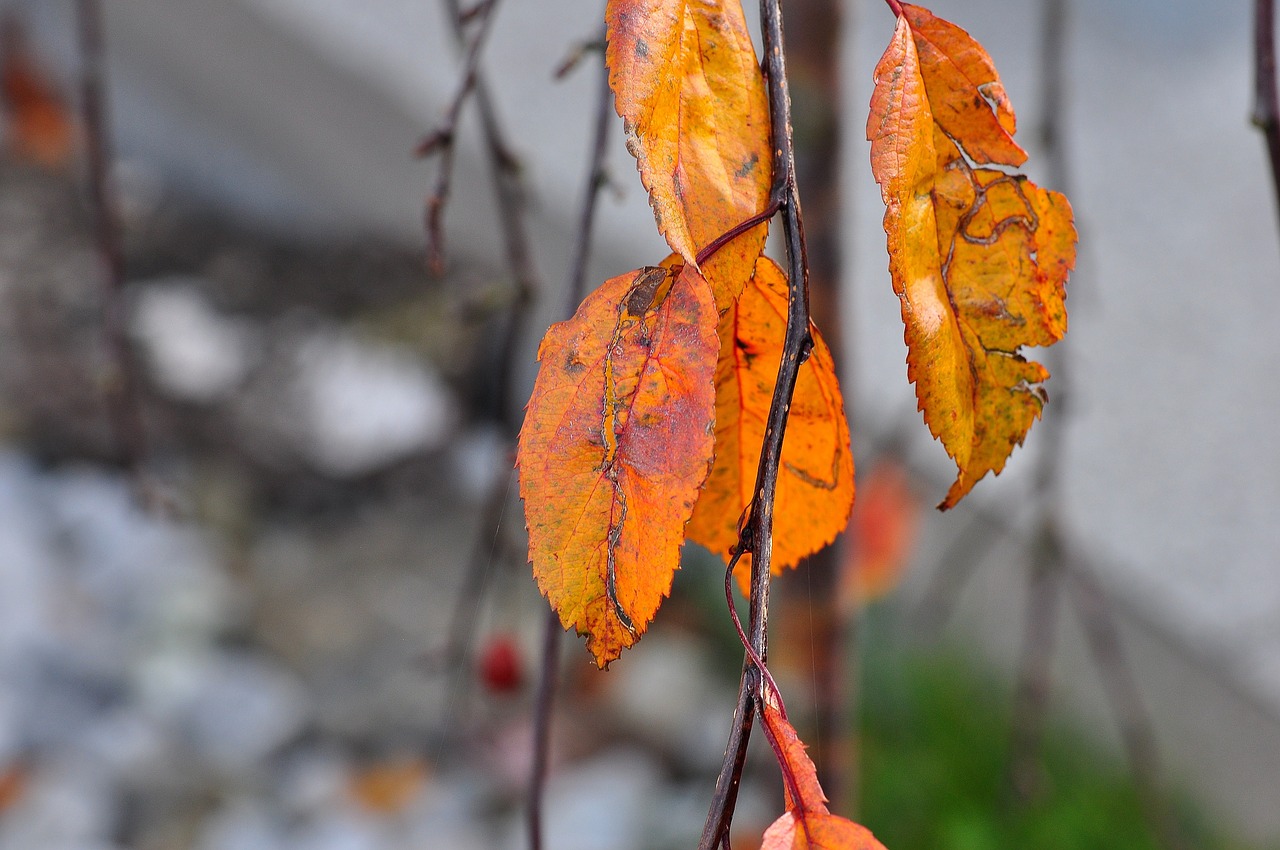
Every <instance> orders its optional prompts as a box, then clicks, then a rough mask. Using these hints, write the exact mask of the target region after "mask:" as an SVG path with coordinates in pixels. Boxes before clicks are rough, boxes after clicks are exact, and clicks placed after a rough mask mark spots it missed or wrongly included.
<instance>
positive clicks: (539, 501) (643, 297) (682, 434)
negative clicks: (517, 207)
mask: <svg viewBox="0 0 1280 850" xmlns="http://www.w3.org/2000/svg"><path fill="white" fill-rule="evenodd" d="M716 319H717V316H716V312H715V302H714V301H713V299H712V295H711V291H710V288H709V287H708V286H707V283H706V281H705V280H704V279H703V278H702V276H701V275H699V274H698V272H697V270H696V269H694V267H693V266H690V265H683V266H677V267H675V268H670V269H668V268H644V269H640V270H638V271H633V272H628V273H627V274H624V275H621V276H619V277H615V278H613V279H611V280H609V281H606V282H605V283H604V284H603V285H602V286H600V287H599V288H598V289H597V290H596V291H595V292H593V293H592V294H591V295H589V296H588V297H587V298H586V300H584V301H583V302H582V305H581V306H580V307H579V308H578V312H577V313H576V314H575V315H574V317H573V318H572V319H570V320H569V321H567V322H561V323H559V324H556V325H553V326H552V327H551V328H550V330H548V331H547V335H546V336H545V337H544V338H543V341H542V346H541V348H540V349H539V352H538V359H539V360H540V361H541V366H540V368H539V371H538V377H537V379H536V381H535V383H534V388H533V395H532V397H531V398H530V400H529V406H528V409H527V411H526V414H525V423H524V427H523V428H522V429H521V432H520V442H519V448H518V456H517V465H518V467H519V469H520V495H521V496H522V497H523V498H524V502H525V517H526V521H527V523H528V527H529V557H530V560H531V561H532V563H533V572H534V576H535V578H536V579H537V581H538V586H539V587H540V588H541V590H542V592H543V594H545V595H546V597H547V599H548V600H549V601H550V603H551V605H552V607H553V608H555V610H556V611H557V612H558V613H559V615H560V621H561V622H562V623H563V624H564V625H565V627H566V628H568V627H573V628H575V629H576V630H577V631H578V632H579V633H580V634H585V635H586V636H587V648H588V650H590V651H591V653H592V654H593V655H595V658H596V663H597V664H598V665H599V666H601V667H604V666H606V665H607V664H608V663H609V662H610V661H612V660H614V659H616V658H617V657H618V656H619V655H620V654H621V652H622V650H623V649H625V648H626V647H629V646H631V645H633V644H634V643H635V642H636V641H637V640H639V638H640V635H641V634H642V633H643V632H644V630H645V628H646V627H647V625H648V624H649V622H650V621H651V620H652V619H653V616H654V614H655V613H656V611H657V609H658V606H659V605H660V604H661V602H662V599H663V598H664V597H665V596H666V595H667V594H668V593H669V592H670V589H671V580H672V577H673V575H674V573H675V570H676V569H677V568H678V566H679V561H680V545H681V543H682V541H683V540H684V527H685V523H686V522H687V521H688V519H689V516H690V514H691V513H692V511H693V504H694V501H695V500H696V499H697V494H698V488H699V487H700V486H701V485H702V483H703V481H704V480H706V477H707V472H708V470H709V469H710V466H711V457H712V450H713V435H712V423H713V420H714V415H715V386H714V376H715V362H716V347H717V345H718V341H717V339H716V335H715V329H716Z"/></svg>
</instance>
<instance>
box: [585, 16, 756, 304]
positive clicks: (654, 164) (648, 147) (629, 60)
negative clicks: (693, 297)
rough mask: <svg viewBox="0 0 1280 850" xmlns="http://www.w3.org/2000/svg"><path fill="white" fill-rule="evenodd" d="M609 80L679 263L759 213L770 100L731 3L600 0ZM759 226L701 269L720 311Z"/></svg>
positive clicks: (742, 272)
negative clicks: (605, 1) (603, 4)
mask: <svg viewBox="0 0 1280 850" xmlns="http://www.w3.org/2000/svg"><path fill="white" fill-rule="evenodd" d="M605 20H606V22H607V24H608V33H607V36H608V48H607V52H606V59H607V61H608V63H609V84H610V85H611V86H612V87H613V91H614V93H615V96H616V106H617V109H618V114H619V115H621V116H622V118H623V120H624V124H625V129H626V135H627V148H628V150H630V151H631V153H632V155H634V156H635V158H636V164H637V166H638V167H639V169H640V179H641V181H642V182H643V183H644V185H645V188H646V189H648V190H649V203H650V204H651V205H652V206H653V213H654V217H655V218H656V219H657V222H658V230H659V232H661V233H662V234H663V236H665V237H666V240H667V244H669V245H670V246H671V249H672V250H673V251H675V252H676V253H678V254H680V255H681V256H682V257H683V258H684V261H685V262H686V263H690V264H693V263H695V262H696V257H697V254H698V251H699V250H700V249H702V248H704V247H706V246H707V245H708V244H709V243H711V242H712V241H714V240H715V239H716V237H718V236H720V235H722V234H723V233H725V232H726V231H728V230H730V229H732V228H733V227H735V226H736V225H738V224H741V223H742V222H744V221H746V220H747V219H749V218H751V217H752V216H753V215H755V214H757V213H759V212H760V211H762V210H763V209H764V208H765V206H766V205H767V202H768V197H769V189H770V184H771V182H772V179H773V174H772V172H773V160H772V157H771V154H770V146H769V106H768V98H767V96H766V94H765V85H764V76H763V75H762V74H761V72H760V66H759V63H758V61H757V60H756V54H755V48H754V46H753V45H752V43H751V36H750V34H749V32H748V31H747V25H746V20H745V19H744V16H743V13H742V6H741V4H740V3H739V2H738V0H609V3H608V7H607V8H606V10H605ZM767 232H768V225H766V224H761V225H759V226H758V227H755V228H752V229H751V230H750V231H748V232H747V233H744V234H742V235H740V236H739V237H737V238H736V239H734V240H733V241H732V242H731V243H729V244H728V245H726V246H725V247H723V248H722V249H721V250H720V251H718V252H717V253H716V254H715V255H714V256H713V257H712V258H711V259H709V260H708V261H707V262H706V263H705V264H704V267H703V268H702V269H701V271H702V273H703V274H704V275H705V277H706V279H707V280H708V281H709V282H710V284H711V288H712V290H713V291H714V292H715V298H716V306H717V307H718V308H719V310H720V311H721V312H724V311H725V310H727V309H728V308H729V305H730V304H731V303H732V302H733V299H734V298H735V297H737V295H738V293H739V292H740V291H741V290H742V287H743V285H744V284H745V283H746V281H747V279H748V278H749V277H750V276H751V271H752V269H753V267H754V266H755V261H756V258H757V257H758V256H760V252H761V251H762V250H763V249H764V240H765V236H766V234H767Z"/></svg>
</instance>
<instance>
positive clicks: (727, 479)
mask: <svg viewBox="0 0 1280 850" xmlns="http://www.w3.org/2000/svg"><path fill="white" fill-rule="evenodd" d="M787 298H788V296H787V279H786V275H785V274H784V272H783V271H782V269H780V268H779V267H778V265H777V264H776V263H775V262H773V261H772V260H770V259H769V258H767V257H761V258H760V259H759V261H757V263H756V272H755V275H754V276H753V277H752V278H751V282H750V283H748V284H747V287H746V289H744V290H743V292H742V295H741V297H739V299H738V301H737V303H736V304H734V305H733V306H732V307H731V308H730V309H729V310H728V311H727V312H726V313H725V314H724V315H723V316H721V318H720V361H719V363H718V364H717V366H716V461H715V465H714V466H713V467H712V469H711V475H710V477H709V478H708V479H707V484H706V486H705V487H704V488H703V490H702V495H701V496H700V497H699V498H698V504H697V505H696V506H695V507H694V511H693V519H692V520H691V521H690V523H689V532H688V533H689V539H690V540H693V541H694V542H696V543H700V544H701V545H703V546H706V547H707V548H708V549H710V550H712V551H713V552H715V553H717V554H718V555H720V556H721V557H723V558H724V559H725V560H726V561H728V559H729V557H730V550H731V549H732V548H733V547H734V545H735V544H737V542H738V520H739V518H740V517H741V516H742V512H743V511H744V510H745V509H746V507H747V506H748V505H749V504H750V503H751V500H752V496H753V493H754V491H755V482H756V472H757V469H758V467H759V463H760V447H761V445H763V443H764V432H765V422H766V420H767V419H768V415H769V405H770V403H771V402H772V400H773V388H774V385H775V384H776V383H777V380H778V366H779V364H780V363H781V361H782V340H783V336H784V334H785V331H786V324H787ZM811 333H812V334H813V351H812V353H811V354H810V355H809V359H808V360H807V361H805V362H804V363H803V364H801V366H800V373H799V376H798V377H797V380H796V389H795V395H794V396H793V398H792V402H791V408H790V413H789V418H788V420H787V431H786V435H785V438H784V440H783V444H782V465H781V470H780V473H779V475H778V490H777V497H776V498H777V500H776V503H775V510H774V527H773V560H772V562H771V568H772V570H773V572H774V573H778V572H781V571H782V570H783V569H786V568H788V567H793V566H795V565H796V564H798V563H799V562H800V559H801V558H804V557H805V556H807V555H811V554H813V553H814V552H816V551H818V550H819V549H821V548H822V547H823V546H826V545H827V544H828V543H830V542H831V541H832V540H834V539H835V537H836V535H837V534H839V533H840V532H841V531H843V530H844V528H845V526H846V525H847V524H848V522H849V510H850V508H851V507H852V505H853V492H854V482H853V453H852V452H851V451H850V450H849V424H848V422H847V420H846V419H845V413H844V401H843V399H842V398H841V395H840V384H839V381H838V380H837V379H836V371H835V361H834V359H833V358H832V356H831V350H830V349H829V348H827V344H826V343H825V342H824V341H823V339H822V335H821V334H819V333H818V329H817V328H816V327H815V328H811ZM736 575H737V578H738V581H739V583H740V584H741V585H742V586H743V587H744V588H745V587H746V585H747V582H748V581H749V577H750V575H751V557H750V555H745V556H743V558H742V560H740V561H739V562H738V566H737V569H736ZM744 592H745V590H744Z"/></svg>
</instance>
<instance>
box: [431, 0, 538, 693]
mask: <svg viewBox="0 0 1280 850" xmlns="http://www.w3.org/2000/svg"><path fill="white" fill-rule="evenodd" d="M496 2H497V0H483V2H481V3H480V4H479V5H477V6H475V7H473V8H472V9H469V10H466V11H463V10H462V8H461V6H460V5H459V3H458V0H444V5H445V12H446V14H447V15H448V16H449V20H450V21H451V22H452V24H453V30H454V36H455V39H456V40H457V42H458V44H459V45H462V46H463V47H465V48H466V51H467V52H466V57H467V58H466V60H465V69H464V72H463V78H462V82H461V83H460V84H459V88H458V94H457V95H456V96H455V98H454V100H453V102H452V103H451V105H450V108H449V112H448V114H447V117H446V121H445V124H444V127H443V128H442V129H441V130H438V131H437V132H436V133H434V134H433V135H432V136H431V137H429V138H428V139H426V140H425V141H424V142H423V143H422V145H420V146H419V152H422V150H423V148H424V147H428V146H434V145H435V144H440V145H444V147H443V148H435V149H438V150H440V151H441V153H442V154H446V156H444V157H442V161H441V162H440V163H439V167H440V174H439V176H438V178H437V179H438V181H443V184H444V187H445V188H444V190H443V192H440V191H439V184H438V185H437V195H436V196H433V200H434V197H439V198H441V204H443V202H444V201H443V199H444V198H446V197H447V196H448V186H449V180H450V179H451V178H452V159H451V157H452V146H453V134H454V131H455V130H456V124H457V119H458V115H459V114H460V110H461V108H462V104H463V103H464V102H465V101H466V99H467V97H468V96H472V97H474V98H475V101H476V107H477V109H478V111H479V116H480V131H481V134H482V136H483V138H484V146H485V151H486V152H487V155H488V159H489V167H490V177H491V179H492V180H493V191H494V195H495V202H496V205H497V208H498V213H499V216H500V223H501V226H502V227H501V230H502V235H503V240H504V243H505V247H506V260H507V267H508V270H509V272H510V274H511V276H512V279H513V280H514V281H515V297H514V298H512V299H511V302H510V304H509V307H508V314H507V315H508V318H507V326H506V328H504V329H503V332H502V333H501V334H500V335H499V338H500V340H501V341H500V343H499V351H498V355H497V358H498V359H497V375H496V376H495V379H494V381H493V382H492V384H493V387H492V391H493V397H494V402H493V410H492V411H489V413H490V414H491V416H492V418H494V419H496V420H497V421H498V422H499V423H501V425H502V427H503V430H504V432H505V433H506V436H507V438H508V439H509V440H514V438H515V434H516V433H517V431H518V430H519V428H520V421H519V417H518V416H517V412H518V411H517V409H516V408H513V407H512V404H511V395H512V392H511V390H512V387H511V380H512V375H513V374H514V373H515V370H516V362H515V361H516V356H517V353H518V352H519V350H520V349H519V344H520V342H521V340H522V339H523V337H524V335H525V334H524V331H525V326H526V325H527V324H528V321H529V314H530V313H531V312H532V311H531V309H530V307H531V305H532V302H533V298H534V295H535V294H536V293H537V292H538V290H539V289H540V288H541V286H540V282H539V280H538V275H537V271H536V270H535V268H534V263H533V254H532V252H531V251H530V248H529V236H528V227H527V204H526V203H525V192H524V187H523V185H521V180H520V173H519V168H518V166H517V165H516V162H515V159H514V157H513V156H512V155H511V154H510V153H509V151H508V147H507V144H506V141H505V140H504V137H503V133H502V129H501V126H500V124H499V121H498V117H497V111H496V109H495V107H494V105H493V101H492V98H491V97H490V96H489V90H488V86H487V84H486V82H485V77H484V74H483V73H482V72H481V70H480V68H479V59H480V53H481V51H480V48H481V47H483V44H484V39H485V36H486V32H487V30H482V31H481V32H478V33H477V34H476V36H475V37H474V38H473V39H472V40H471V41H470V42H467V41H466V38H465V32H464V24H465V23H467V22H470V21H473V20H475V19H477V18H479V17H480V16H483V19H482V21H481V26H482V27H484V28H487V27H488V26H490V25H491V19H492V18H493V17H494V6H495V5H496ZM442 134H443V136H442ZM436 138H445V139H447V141H442V142H439V143H435V142H433V140H434V139H436ZM430 203H431V202H428V205H429V210H430ZM429 210H428V219H430V217H431V213H430V211H429ZM435 245H436V247H437V248H439V247H440V246H441V245H442V242H436V243H435ZM433 250H434V249H433ZM507 498H508V493H507V489H506V488H504V487H503V485H502V483H501V481H495V482H493V484H492V489H491V490H490V492H489V495H488V498H487V499H486V500H485V505H484V508H483V509H482V511H481V516H482V522H481V524H480V533H479V536H478V537H477V539H476V543H475V545H474V546H473V547H472V557H471V561H470V565H469V567H468V570H467V574H466V576H465V577H464V578H463V583H462V586H461V588H460V590H459V593H458V601H457V604H455V605H454V608H453V611H454V615H453V619H452V622H451V624H450V628H449V636H448V638H447V639H446V643H445V646H444V647H443V649H441V650H440V651H438V652H436V653H433V654H432V657H431V660H432V661H433V662H435V664H438V665H440V666H441V667H442V668H443V669H452V668H454V667H455V665H458V664H460V663H461V662H462V661H463V660H464V659H465V658H466V657H467V656H468V655H469V649H470V645H471V640H472V636H473V634H474V630H475V624H476V622H477V620H478V617H477V616H476V615H477V614H478V612H479V606H480V600H481V597H482V596H483V594H484V589H485V577H486V576H487V575H488V570H489V564H490V561H491V560H492V558H493V553H494V551H495V545H494V543H493V541H491V540H490V539H489V538H488V536H487V535H488V531H489V529H497V528H498V525H499V523H500V522H501V519H502V514H503V511H504V510H505V508H506V503H507ZM495 533H496V532H495ZM433 666H434V665H433Z"/></svg>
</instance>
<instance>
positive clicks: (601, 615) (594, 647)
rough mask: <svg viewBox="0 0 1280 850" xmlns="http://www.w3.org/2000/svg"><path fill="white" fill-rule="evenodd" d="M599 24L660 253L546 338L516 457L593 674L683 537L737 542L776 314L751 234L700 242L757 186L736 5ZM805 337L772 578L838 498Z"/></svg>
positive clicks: (765, 155)
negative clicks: (663, 244)
mask: <svg viewBox="0 0 1280 850" xmlns="http://www.w3.org/2000/svg"><path fill="white" fill-rule="evenodd" d="M606 15H607V22H608V49H607V60H608V64H609V70H610V84H611V86H612V88H613V91H614V93H615V97H616V105H617V109H618V112H619V114H620V115H621V116H622V117H623V119H624V121H625V126H626V133H627V144H628V147H629V149H630V150H631V152H632V153H633V154H634V155H635V157H636V160H637V162H638V164H639V169H640V177H641V180H642V181H643V182H644V185H645V186H646V188H647V189H648V190H649V197H650V200H651V202H652V206H653V210H654V215H655V218H656V219H657V223H658V228H659V230H660V231H661V232H662V234H663V235H664V236H665V237H666V240H667V243H668V244H669V245H670V246H671V248H672V250H673V252H674V253H673V254H672V255H671V256H669V257H667V258H666V259H665V260H664V261H663V262H662V263H661V264H660V265H657V266H651V267H646V268H643V269H638V270H635V271H631V272H628V273H626V274H623V275H620V276H618V277H615V278H613V279H611V280H609V281H607V282H605V283H604V284H603V285H602V286H601V287H600V288H599V289H597V290H596V291H595V292H594V293H592V294H591V295H589V296H588V297H587V298H586V299H585V300H584V301H583V303H582V306H581V307H580V308H579V309H578V311H577V313H576V315H574V317H573V318H572V319H570V320H569V321H567V322H563V323H560V324H558V325H555V326H553V327H552V328H551V329H550V330H549V331H548V332H547V335H546V338H545V339H544V340H543V342H542V346H541V348H540V350H539V353H538V358H539V360H540V361H541V366H540V370H539V373H538V378H537V382H536V383H535V386H534V390H533V396H532V398H531V399H530V401H529V408H528V412H527V414H526V418H525V425H524V428H523V430H522V431H521V434H520V446H519V466H520V487H521V495H522V496H523V497H524V500H525V510H526V517H527V521H528V526H529V537H530V543H529V551H530V560H531V561H532V563H533V570H534V575H535V576H536V577H537V580H538V584H539V586H540V587H541V588H542V591H543V592H544V593H545V594H546V595H547V597H548V599H549V600H550V601H551V604H552V605H553V606H554V607H555V609H556V610H557V611H558V612H559V613H560V617H561V620H562V622H563V623H564V624H565V626H566V627H573V628H575V629H577V630H578V631H579V632H580V633H583V634H586V635H587V640H588V643H587V646H588V649H589V650H590V651H591V652H592V653H593V654H594V656H595V658H596V661H597V663H598V664H600V666H602V667H603V666H605V665H607V664H608V663H609V662H611V661H613V660H614V659H616V658H617V657H618V656H619V654H620V653H621V652H622V650H623V649H624V648H626V647H629V646H631V645H633V644H634V643H635V642H636V641H637V640H638V639H639V637H640V635H641V634H642V633H643V632H644V630H645V628H646V627H647V626H648V624H649V623H650V621H652V619H653V616H654V614H655V613H656V612H657V609H658V606H659V605H660V604H661V602H662V599H663V598H665V596H666V595H667V594H668V593H669V591H670V587H671V579H672V576H673V574H674V572H675V570H676V569H677V568H678V567H679V563H680V547H681V545H682V544H683V542H684V540H685V539H686V537H687V538H688V539H691V540H693V541H695V542H697V543H701V544H703V545H705V546H707V547H708V548H710V549H712V550H713V551H715V552H717V553H719V554H722V555H723V556H725V558H726V559H727V558H728V557H729V556H730V553H731V550H733V548H734V547H735V546H736V544H737V542H738V524H739V518H740V517H742V516H743V514H744V511H745V510H747V509H748V507H749V505H750V504H751V502H752V498H753V494H754V491H755V483H756V482H755V476H756V466H757V462H758V458H759V455H760V448H761V445H762V443H763V440H764V432H765V417H766V414H767V412H768V408H769V405H770V401H771V399H772V396H773V391H774V384H775V382H776V376H777V372H778V366H779V363H780V362H781V359H782V328H783V327H784V325H785V322H786V315H787V309H788V294H787V292H788V288H787V280H786V275H785V273H784V272H783V271H782V269H780V268H779V267H778V265H777V264H776V263H774V262H773V261H772V260H770V259H769V258H767V257H765V256H763V254H762V251H763V249H764V243H765V237H766V235H767V230H768V224H767V223H761V224H759V225H757V226H755V227H751V228H749V229H747V230H746V231H745V232H743V233H741V234H739V235H736V236H735V237H734V238H732V239H729V240H724V241H723V244H719V242H718V240H721V237H722V236H723V235H724V234H726V233H729V232H731V231H733V230H734V229H735V228H736V227H737V226H738V225H740V224H741V223H743V222H745V221H749V220H751V219H752V218H753V217H755V216H757V215H759V214H760V213H761V212H762V211H764V210H765V209H766V208H767V206H768V204H769V199H770V190H771V187H772V183H773V166H772V154H771V146H770V139H769V104H768V100H767V97H766V92H765V80H764V76H763V74H762V73H761V70H760V64H759V62H758V60H757V58H756V54H755V48H754V46H753V45H752V43H751V37H750V34H749V33H748V30H747V26H746V21H745V19H744V16H743V12H742V7H741V5H740V4H739V3H738V2H737V1H736V0H718V2H706V0H702V2H688V0H614V2H611V3H609V5H608V9H607V12H606ZM811 333H812V334H813V337H814V350H813V353H812V356H811V357H810V358H809V359H808V361H806V362H805V364H804V365H803V366H802V367H801V373H800V375H801V376H800V379H799V383H798V386H797V390H796V396H795V399H794V402H793V405H792V407H791V417H790V421H789V424H788V427H787V432H786V435H787V437H786V443H785V445H784V448H783V456H782V467H783V470H784V472H783V474H782V475H781V476H780V479H779V483H778V497H777V499H778V502H777V504H778V510H777V516H778V527H777V530H776V539H777V541H778V543H777V548H776V549H775V558H774V562H773V565H774V566H775V567H776V568H779V569H781V568H784V567H786V566H792V565H794V564H796V563H798V562H799V560H800V559H801V558H803V557H804V556H806V555H808V554H810V553H812V552H814V551H816V550H817V549H819V548H821V547H822V546H825V545H826V544H827V543H830V542H831V541H832V540H833V539H834V538H835V536H836V535H837V534H838V533H839V532H840V531H841V530H843V528H844V526H845V524H846V523H847V521H848V517H849V511H850V508H851V507H852V504H853V456H852V453H851V452H850V448H849V429H848V424H847V422H846V420H845V415H844V406H843V402H842V400H841V397H840V390H839V386H838V382H837V380H836V375H835V363H834V361H833V359H832V357H831V354H830V351H829V350H828V349H827V347H826V345H825V344H823V343H822V341H821V337H820V336H819V335H818V333H817V330H816V329H813V330H812V331H811ZM743 560H744V561H746V560H747V559H745V558H744V559H743ZM749 569H750V567H749V564H747V563H741V565H740V567H739V570H740V572H739V575H740V577H741V578H742V579H743V580H745V577H746V576H747V575H748V574H749Z"/></svg>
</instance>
